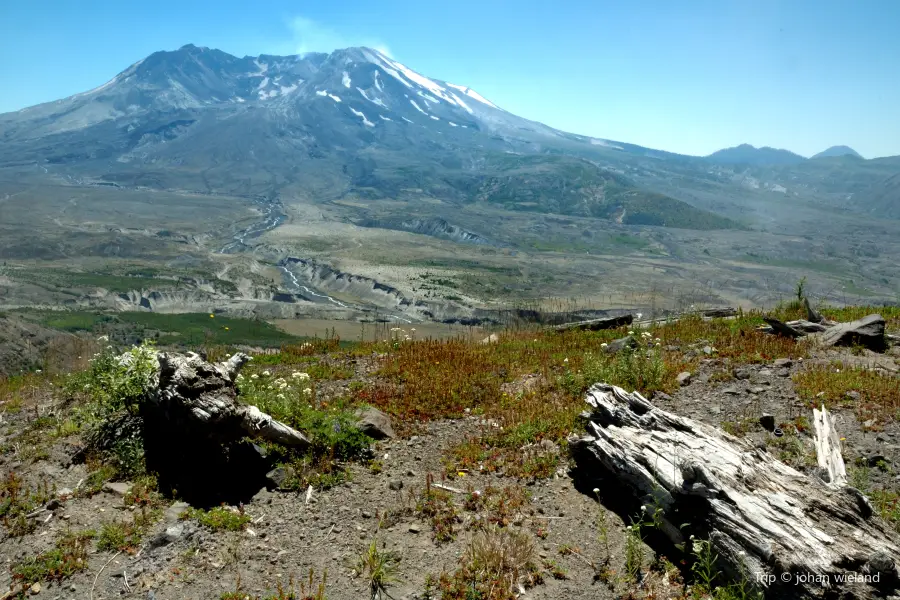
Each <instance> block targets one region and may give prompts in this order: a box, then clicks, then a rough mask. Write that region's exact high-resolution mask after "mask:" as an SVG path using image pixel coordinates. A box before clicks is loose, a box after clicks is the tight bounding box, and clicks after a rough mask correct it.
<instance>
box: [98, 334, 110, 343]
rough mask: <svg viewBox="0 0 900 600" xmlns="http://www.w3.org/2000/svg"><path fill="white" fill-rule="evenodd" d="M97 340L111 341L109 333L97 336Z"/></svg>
mask: <svg viewBox="0 0 900 600" xmlns="http://www.w3.org/2000/svg"><path fill="white" fill-rule="evenodd" d="M97 341H98V342H108V341H109V336H108V335H101V336H100V337H98V338H97Z"/></svg>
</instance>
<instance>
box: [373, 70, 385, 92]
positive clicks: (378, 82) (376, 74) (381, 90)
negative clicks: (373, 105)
mask: <svg viewBox="0 0 900 600" xmlns="http://www.w3.org/2000/svg"><path fill="white" fill-rule="evenodd" d="M375 87H377V88H378V91H379V92H383V91H384V89H383V88H382V87H381V80H379V79H378V71H375Z"/></svg>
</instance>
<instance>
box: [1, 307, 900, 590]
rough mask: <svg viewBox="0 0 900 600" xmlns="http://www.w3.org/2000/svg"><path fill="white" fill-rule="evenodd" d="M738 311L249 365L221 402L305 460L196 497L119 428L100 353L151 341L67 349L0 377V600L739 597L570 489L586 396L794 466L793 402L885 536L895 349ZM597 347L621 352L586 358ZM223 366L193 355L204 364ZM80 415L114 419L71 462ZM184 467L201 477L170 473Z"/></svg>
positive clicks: (119, 387) (638, 520) (271, 356)
mask: <svg viewBox="0 0 900 600" xmlns="http://www.w3.org/2000/svg"><path fill="white" fill-rule="evenodd" d="M822 312H823V314H824V315H825V316H826V317H828V318H831V319H834V320H836V321H841V322H844V321H849V320H852V319H856V318H859V317H861V316H864V315H866V314H869V313H872V312H879V313H880V314H881V315H882V316H883V317H884V318H885V320H886V322H887V330H888V332H889V333H896V332H897V331H898V330H900V310H898V309H897V308H891V307H879V308H878V309H870V308H866V307H855V308H843V309H822ZM770 314H771V315H774V316H776V317H777V318H779V319H782V320H789V319H794V318H800V317H803V316H804V314H805V313H803V312H802V311H801V308H800V306H799V305H797V306H784V307H781V308H779V309H777V310H776V311H773V313H770ZM762 317H763V315H762V314H761V313H750V314H744V313H740V314H739V315H738V316H737V317H735V318H732V319H704V318H701V317H700V316H696V315H695V316H686V317H684V318H682V319H680V320H678V321H671V322H665V323H651V324H644V325H641V326H639V325H638V324H635V325H634V326H633V327H632V328H631V329H630V328H629V327H622V328H619V329H614V330H603V331H565V332H561V333H560V332H553V331H548V330H523V331H505V332H497V333H496V334H495V335H494V336H491V337H489V338H486V339H485V340H483V341H472V340H462V339H445V340H428V339H417V332H416V331H415V330H414V329H411V328H407V329H395V330H393V331H391V332H390V338H389V339H385V340H382V341H377V342H366V343H358V344H350V345H348V344H340V343H338V340H336V339H330V340H311V341H308V342H303V343H298V344H292V345H284V346H282V347H281V349H280V351H277V352H266V353H257V354H255V355H254V356H253V359H252V360H251V361H250V362H249V363H248V364H247V365H246V366H245V367H244V369H243V370H242V371H241V376H240V378H239V379H238V381H237V389H238V390H239V395H238V399H239V400H240V401H242V402H244V403H246V404H251V405H255V406H257V407H259V408H260V409H261V410H263V411H264V412H267V413H269V414H270V415H272V416H273V417H275V418H276V419H278V420H280V421H282V422H284V423H286V424H288V425H290V426H291V427H294V428H296V429H298V430H299V431H302V432H303V433H304V434H306V435H307V437H308V438H309V439H310V442H311V444H310V447H309V448H308V449H306V450H304V451H297V450H291V449H288V448H285V447H280V446H278V445H277V444H270V443H258V444H256V445H254V446H251V445H250V444H249V443H247V444H245V445H244V446H243V447H244V448H252V452H251V453H252V454H253V458H254V460H256V459H260V460H262V461H263V462H264V464H265V465H266V470H267V474H266V475H265V478H264V479H263V480H260V482H259V483H258V484H257V485H256V486H255V489H249V490H248V489H243V488H248V485H249V487H250V488H253V487H254V485H252V484H253V482H250V483H249V484H248V485H242V483H245V484H246V483H247V482H246V481H245V482H242V481H240V477H238V476H234V475H235V474H236V473H237V471H235V472H234V473H233V474H232V476H231V477H227V476H226V477H223V478H222V480H221V484H220V486H219V488H220V489H205V490H202V491H204V492H206V493H205V494H198V493H196V490H194V491H193V492H191V493H190V494H188V492H187V491H185V490H182V492H184V493H182V492H179V490H178V489H169V488H168V487H167V486H166V485H161V482H160V480H159V478H158V477H157V475H158V473H153V472H148V469H147V465H146V463H145V461H144V456H143V447H142V445H141V439H140V436H139V435H137V434H134V430H129V429H128V426H127V424H128V422H129V421H128V417H127V415H128V414H129V406H133V405H134V403H135V402H136V401H138V399H139V398H140V397H141V394H142V393H143V392H144V386H145V385H146V381H145V380H144V379H142V377H143V375H140V373H141V370H140V369H138V370H137V373H138V375H135V371H134V370H131V371H129V370H127V369H124V368H123V367H122V365H121V364H120V363H119V362H117V360H116V356H118V355H119V354H120V353H121V352H122V351H126V350H127V351H128V352H129V354H130V356H131V357H132V359H131V360H133V361H134V364H137V365H141V364H145V363H144V362H142V361H145V360H150V358H149V357H152V356H154V354H153V349H152V348H151V347H149V346H143V347H136V348H132V349H130V350H128V349H127V348H124V347H113V345H110V344H109V340H108V339H103V338H101V339H99V340H96V339H93V338H91V339H89V340H88V339H84V340H83V345H82V347H81V348H80V350H79V351H80V352H81V353H83V355H84V357H85V358H87V357H89V356H93V358H92V359H91V360H90V361H89V362H87V363H86V364H85V365H84V369H83V370H76V371H74V372H70V373H69V372H67V373H55V372H53V371H54V369H52V368H47V369H43V370H41V371H39V372H30V373H27V374H25V375H20V376H11V377H9V378H6V379H4V380H2V381H0V402H2V404H0V426H2V429H0V469H2V475H3V478H2V483H0V518H2V521H3V528H2V534H0V536H2V537H0V556H2V557H4V560H5V562H6V565H5V569H4V572H3V573H2V574H0V586H2V587H0V589H3V590H6V589H9V590H10V592H9V593H8V594H7V595H6V596H2V595H0V598H3V597H5V598H13V597H26V596H32V595H33V596H37V597H40V598H44V597H46V598H60V599H62V598H91V599H100V598H154V599H157V600H167V599H173V600H174V599H182V598H198V599H209V598H220V599H223V600H235V599H238V598H250V599H256V598H260V599H265V600H272V599H285V598H304V599H305V598H314V599H316V600H322V599H324V598H330V599H344V598H361V597H373V598H374V597H380V594H381V593H384V594H385V596H384V597H390V598H396V599H398V600H399V599H410V600H411V599H413V598H419V599H425V598H441V599H443V600H468V599H470V598H482V599H485V600H488V599H489V600H504V599H507V598H514V597H524V598H533V599H562V598H566V599H569V598H622V597H630V598H688V597H694V598H703V597H716V598H751V597H756V596H754V595H753V590H752V587H753V586H752V582H747V581H734V580H728V579H726V578H725V577H724V576H723V575H722V573H720V572H719V570H718V568H717V566H716V564H715V560H714V559H715V557H714V556H711V553H710V551H709V545H708V544H707V545H704V541H703V540H696V541H695V543H694V544H693V545H692V546H691V547H688V548H684V549H682V550H684V551H683V552H682V551H679V549H674V548H667V547H664V546H663V545H661V544H659V543H658V540H657V537H658V536H657V535H655V532H654V531H653V526H652V524H648V523H646V522H645V520H644V519H643V517H642V516H641V515H640V508H641V507H639V506H632V505H629V504H628V503H627V502H624V501H623V499H622V497H621V494H620V493H619V488H618V486H617V485H616V482H615V479H614V478H610V477H606V478H604V479H603V480H602V481H601V483H599V484H596V487H587V488H586V487H585V485H584V482H583V480H582V479H580V478H579V474H578V472H577V470H573V469H572V467H573V466H574V465H573V463H572V461H571V459H570V457H569V454H568V451H567V446H568V440H570V439H571V436H572V435H573V434H574V435H576V436H578V435H581V434H582V433H583V432H584V430H585V425H584V422H583V421H582V419H581V417H580V416H579V415H580V413H581V412H582V411H583V410H585V408H586V405H585V402H584V397H585V393H586V391H587V390H588V388H589V387H590V386H591V385H593V384H594V383H597V382H601V381H602V382H606V383H611V384H614V385H617V386H620V387H622V388H625V389H626V390H629V391H631V390H638V391H640V392H641V393H642V394H644V395H645V396H646V397H647V398H649V399H650V400H651V401H652V402H653V404H654V405H655V406H657V407H660V408H663V409H665V410H668V411H672V412H674V413H676V414H678V415H682V416H686V417H691V418H694V419H696V420H699V421H701V422H705V423H708V424H710V425H713V426H715V427H719V428H721V429H724V430H725V431H727V432H728V433H730V434H732V435H734V436H737V437H740V438H747V439H749V440H751V441H752V442H753V444H754V445H756V446H757V447H759V448H763V449H765V451H766V452H769V453H770V454H772V455H774V456H775V457H777V458H778V459H779V460H781V461H783V462H785V463H787V464H788V465H790V466H792V467H794V468H796V469H798V470H800V471H801V472H805V473H811V472H812V471H813V470H814V468H815V466H816V462H815V453H814V449H813V447H812V441H811V440H812V438H811V431H810V430H811V426H810V419H811V416H812V414H811V408H812V407H813V406H819V405H822V404H824V405H826V406H827V407H828V409H829V410H830V411H831V412H832V413H833V414H834V415H835V416H836V428H837V430H838V432H839V433H840V435H841V450H842V453H843V456H844V459H845V461H846V462H847V465H848V475H849V479H850V483H851V485H853V486H854V487H856V488H857V489H859V490H860V491H861V492H863V493H864V494H866V495H867V496H868V497H869V499H870V502H871V503H872V506H873V507H874V508H875V510H876V511H877V513H878V514H879V515H880V517H881V518H883V519H884V520H885V521H886V522H888V523H889V524H891V526H892V527H893V528H894V529H895V530H897V531H898V532H900V473H898V471H896V469H897V465H898V464H900V463H898V461H900V426H898V422H900V367H898V363H900V349H898V348H897V347H896V346H894V347H890V348H888V349H887V351H886V352H883V353H881V352H872V351H870V350H868V349H866V348H864V347H862V346H853V347H850V348H824V347H820V346H818V345H816V344H815V343H814V342H813V341H811V340H810V339H809V338H801V339H797V340H794V339H789V338H785V337H779V336H775V335H772V334H769V333H764V332H762V331H760V326H761V325H763V323H764V322H763V320H762ZM623 338H631V339H633V340H634V342H633V345H634V346H635V347H634V348H629V347H627V346H628V345H627V344H626V345H625V346H626V347H624V348H622V349H621V350H619V351H618V352H611V351H610V346H613V347H615V346H616V345H618V344H619V343H617V344H614V342H615V341H616V340H621V339H623ZM485 342H486V343H485ZM238 350H241V349H240V348H234V347H219V346H208V347H205V348H204V349H203V351H204V354H205V356H206V357H207V358H208V359H209V360H210V361H220V360H224V359H225V358H226V356H231V355H232V354H233V353H234V352H236V351H238ZM244 350H247V349H244ZM67 364H68V363H67ZM365 407H373V408H375V409H378V410H379V411H383V413H385V414H386V415H388V416H389V417H390V422H389V423H386V422H385V421H384V420H383V419H380V418H379V415H378V413H372V412H368V413H366V414H367V416H366V418H368V419H369V420H370V423H369V427H368V428H367V431H369V433H373V432H374V435H376V437H382V435H385V434H387V435H388V437H385V438H384V439H380V440H375V439H372V438H371V437H369V436H367V435H365V434H364V433H363V432H362V431H361V430H360V423H361V422H360V417H359V414H360V413H359V412H358V411H360V410H363V411H365ZM373 415H374V417H373ZM770 421H772V422H773V423H774V425H775V426H776V427H777V430H776V431H778V432H779V433H780V434H781V435H776V434H775V433H773V432H770V431H769V429H771V427H769V426H768V425H769V422H770ZM104 423H119V424H122V427H121V429H117V430H115V432H114V434H113V435H114V437H113V439H115V440H116V443H115V444H112V445H108V446H107V447H105V448H103V449H102V450H97V446H96V444H94V445H92V440H96V439H97V438H98V434H97V432H98V431H101V432H102V431H104V427H103V424H104ZM764 425H765V426H764ZM107 431H108V428H107ZM379 432H380V433H379ZM390 434H393V435H392V436H391V435H390ZM115 436H118V437H115ZM101 437H102V436H101ZM254 453H255V454H254ZM232 458H234V457H232ZM234 460H237V459H236V458H234ZM235 464H237V463H235ZM184 465H185V468H186V469H188V472H189V470H190V469H195V470H196V476H197V479H199V480H203V478H204V477H205V476H206V475H207V474H205V473H204V469H205V466H204V464H201V463H196V462H192V457H190V456H185V457H184ZM248 472H249V471H248ZM188 496H189V497H188ZM185 500H189V502H186V501H185Z"/></svg>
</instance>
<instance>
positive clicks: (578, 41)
mask: <svg viewBox="0 0 900 600" xmlns="http://www.w3.org/2000/svg"><path fill="white" fill-rule="evenodd" d="M898 32H900V0H845V1H838V0H815V1H807V0H709V1H701V0H657V1H649V0H648V1H642V0H628V1H623V0H615V1H606V0H558V1H556V2H547V1H543V2H537V1H531V0H474V1H473V0H454V1H453V2H423V1H422V0H415V1H412V0H409V1H403V2H400V1H392V0H377V1H376V0H318V1H303V0H293V1H287V0H272V1H268V0H255V1H254V2H247V1H245V0H216V1H215V2H192V1H190V0H178V1H172V0H149V1H147V0H144V1H140V0H138V1H134V2H132V1H131V0H115V1H106V0H0V112H6V111H10V110H17V109H19V108H22V107H24V106H29V105H32V104H36V103H39V102H45V101H49V100H54V99H57V98H61V97H64V96H68V95H71V94H74V93H77V92H81V91H84V90H87V89H90V88H92V87H95V86H97V85H100V84H102V83H104V82H106V81H107V80H109V79H110V78H111V77H112V76H113V75H115V74H116V73H118V72H119V71H121V70H122V69H124V68H126V67H127V66H128V65H129V64H131V63H133V62H136V61H137V60H139V59H141V58H143V57H145V56H146V55H148V54H150V53H152V52H154V51H156V50H163V49H167V50H174V49H176V48H178V47H180V46H182V45H184V44H186V43H194V44H196V45H198V46H209V47H212V48H219V49H221V50H224V51H226V52H230V53H232V54H236V55H239V56H243V55H257V54H261V53H268V54H293V53H297V52H302V51H308V50H318V51H330V50H332V49H334V48H336V47H345V46H351V45H368V46H375V47H380V48H382V49H387V50H388V51H389V52H390V54H391V55H392V56H393V57H394V58H395V59H397V60H399V61H401V62H403V63H404V64H406V65H407V66H409V67H411V68H413V69H415V70H417V71H420V72H422V73H423V74H426V75H429V76H432V77H435V78H438V79H443V80H447V81H451V82H453V83H458V84H465V85H469V86H471V87H473V88H474V89H476V90H478V92H480V93H481V94H482V95H484V96H485V97H487V98H488V99H490V100H491V101H493V102H495V103H496V104H498V105H499V106H501V107H503V108H505V109H507V110H509V111H510V112H513V113H516V114H518V115H521V116H524V117H527V118H530V119H534V120H537V121H541V122H544V123H546V124H548V125H551V126H553V127H557V128H559V129H563V130H566V131H572V132H575V133H582V134H587V135H593V136H597V137H603V138H608V139H612V140H617V141H624V142H631V143H635V144H640V145H643V146H649V147H652V148H659V149H663V150H670V151H674V152H682V153H686V154H700V155H703V154H708V153H710V152H713V151H715V150H717V149H720V148H723V147H727V146H734V145H737V144H740V143H744V142H746V143H750V144H753V145H755V146H764V145H765V146H774V147H777V148H787V149H789V150H792V151H794V152H797V153H799V154H803V155H805V156H809V155H811V154H814V153H816V152H818V151H820V150H823V149H825V148H826V147H828V146H832V145H837V144H846V145H848V146H851V147H853V148H854V149H856V150H857V151H858V152H860V153H861V154H862V155H863V156H865V157H867V158H871V157H876V156H888V155H900V33H898Z"/></svg>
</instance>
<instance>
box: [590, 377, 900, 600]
mask: <svg viewBox="0 0 900 600" xmlns="http://www.w3.org/2000/svg"><path fill="white" fill-rule="evenodd" d="M587 402H588V404H590V405H591V407H592V410H591V411H590V412H589V413H588V414H587V415H586V416H587V417H588V431H589V434H588V435H587V436H586V437H583V438H581V439H579V440H573V443H572V449H573V453H574V456H575V460H576V462H577V464H578V471H579V473H580V475H581V477H582V478H587V479H591V478H592V477H594V476H596V477H597V480H600V481H604V482H606V483H605V485H611V486H617V487H618V486H623V487H625V488H627V489H630V490H631V491H632V492H633V493H634V494H635V496H636V503H637V502H639V503H640V504H642V505H645V506H646V507H647V509H646V510H647V511H648V512H652V511H656V510H657V509H659V514H658V516H659V517H661V520H662V524H661V529H662V531H663V532H664V533H665V534H666V535H667V536H668V537H669V538H670V539H671V541H672V542H673V543H675V544H680V543H683V542H684V541H685V539H684V536H687V535H688V534H692V535H695V536H697V537H699V538H704V539H709V540H710V541H711V543H712V546H713V549H714V551H715V553H716V554H718V555H719V558H720V563H721V565H720V568H722V569H723V570H724V571H725V572H726V573H728V574H729V575H731V576H734V577H743V578H746V579H747V580H748V581H749V582H750V584H751V585H756V586H758V587H759V588H760V589H761V590H764V591H765V593H766V596H767V597H769V598H824V597H838V596H835V595H834V592H835V590H841V592H842V593H845V594H846V593H851V594H852V595H844V596H841V597H855V598H871V597H875V596H876V593H879V592H880V593H890V592H891V591H893V590H896V589H897V587H898V571H897V566H896V564H895V559H896V557H898V556H900V539H898V535H897V534H896V533H895V532H893V531H891V529H890V528H889V526H887V525H886V524H885V523H884V522H883V521H882V520H881V519H880V518H879V517H878V516H876V515H875V514H874V511H873V509H872V506H871V505H870V504H869V502H868V500H867V499H866V498H865V497H864V496H863V495H862V494H861V493H860V492H859V491H857V490H856V489H854V488H851V487H848V486H845V485H842V484H841V477H840V475H839V472H840V467H838V465H837V459H835V458H834V451H831V450H826V451H828V452H830V455H831V459H829V460H830V461H831V462H830V463H828V464H830V465H831V467H832V471H833V473H834V480H833V481H834V482H833V483H832V484H827V483H825V482H824V481H822V480H820V479H819V478H816V477H809V476H806V475H804V474H802V473H800V472H799V471H797V470H795V469H793V468H791V467H789V466H787V465H785V464H784V463H782V462H780V461H778V460H776V459H775V458H774V457H773V456H771V455H770V454H768V453H767V452H765V451H764V450H761V449H758V448H755V447H753V446H751V445H750V444H749V443H748V442H746V441H744V440H741V439H738V438H736V437H734V436H731V435H729V434H727V433H724V432H722V431H720V430H718V429H716V428H715V427H712V426H709V425H706V424H704V423H700V422H697V421H694V420H692V419H689V418H685V417H680V416H677V415H674V414H671V413H668V412H665V411H663V410H660V409H658V408H656V407H654V406H653V405H652V404H650V402H649V401H647V399H645V398H644V397H643V396H641V395H640V394H639V393H637V392H634V393H631V394H629V393H627V392H625V391H624V390H623V389H621V388H618V387H614V386H610V385H605V384H598V385H595V386H594V387H592V388H591V389H590V390H589V391H588V395H587ZM824 419H827V417H824ZM820 431H821V438H822V439H823V442H822V445H824V446H826V447H827V446H828V444H829V443H830V442H826V441H825V440H833V437H832V435H831V434H830V433H829V431H832V432H833V428H830V427H829V426H828V425H827V424H826V422H825V421H824V420H823V428H822V429H820ZM841 466H842V463H841ZM826 469H828V467H827V466H826ZM615 491H616V492H617V493H618V490H615ZM682 524H688V526H687V528H682V527H680V526H681V525H682ZM785 574H788V575H785ZM800 575H803V576H806V579H803V578H800V577H799V576H800ZM848 576H858V577H859V578H861V579H867V582H862V581H853V582H852V583H849V582H848V579H847V577H848ZM841 577H843V578H844V579H843V580H841V579H840V578H841ZM876 590H877V591H876ZM895 593H896V592H895ZM829 594H830V595H829Z"/></svg>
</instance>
